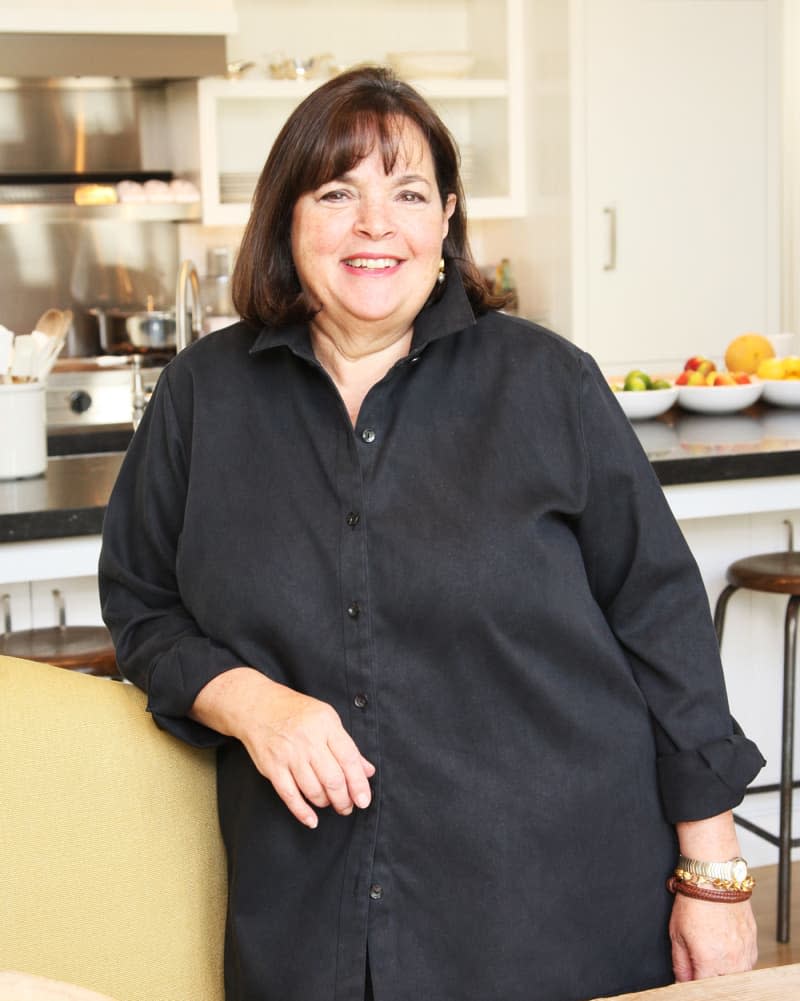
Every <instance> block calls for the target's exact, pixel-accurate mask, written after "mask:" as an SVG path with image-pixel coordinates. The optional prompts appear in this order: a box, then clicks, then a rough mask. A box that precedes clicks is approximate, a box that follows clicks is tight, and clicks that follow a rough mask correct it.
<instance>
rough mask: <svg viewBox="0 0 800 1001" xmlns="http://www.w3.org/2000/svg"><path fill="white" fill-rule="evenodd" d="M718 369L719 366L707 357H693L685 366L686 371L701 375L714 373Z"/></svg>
mask: <svg viewBox="0 0 800 1001" xmlns="http://www.w3.org/2000/svg"><path fill="white" fill-rule="evenodd" d="M716 367H717V366H716V365H715V364H714V362H713V361H712V360H711V359H710V358H706V356H705V355H692V357H691V358H689V359H688V361H687V362H686V364H685V365H684V366H683V368H684V371H688V372H700V374H701V375H708V373H709V372H713V371H714V370H715V369H716Z"/></svg>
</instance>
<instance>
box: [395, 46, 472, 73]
mask: <svg viewBox="0 0 800 1001" xmlns="http://www.w3.org/2000/svg"><path fill="white" fill-rule="evenodd" d="M386 59H387V60H388V63H389V65H390V66H391V67H392V69H393V70H394V71H395V73H397V75H398V76H401V77H404V78H406V79H419V78H422V77H459V76H467V75H468V74H469V72H470V70H471V69H472V67H473V66H474V65H475V56H474V55H473V54H472V53H471V52H463V51H458V52H390V53H388V55H387V56H386Z"/></svg>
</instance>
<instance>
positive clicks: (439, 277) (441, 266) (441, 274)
mask: <svg viewBox="0 0 800 1001" xmlns="http://www.w3.org/2000/svg"><path fill="white" fill-rule="evenodd" d="M436 281H437V282H438V283H439V285H444V258H442V259H441V260H440V261H439V274H438V275H437V276H436Z"/></svg>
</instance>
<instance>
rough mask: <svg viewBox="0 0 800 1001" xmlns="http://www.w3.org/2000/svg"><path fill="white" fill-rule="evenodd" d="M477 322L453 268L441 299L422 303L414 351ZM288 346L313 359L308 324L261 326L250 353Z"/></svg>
mask: <svg viewBox="0 0 800 1001" xmlns="http://www.w3.org/2000/svg"><path fill="white" fill-rule="evenodd" d="M474 323H475V314H474V312H473V310H472V306H471V305H470V302H469V299H468V298H467V293H466V290H465V289H464V284H463V282H462V281H461V275H460V274H459V273H458V270H457V269H456V268H454V267H451V269H450V273H449V274H448V276H447V280H446V282H445V287H444V290H443V292H442V295H441V298H440V299H438V300H437V301H436V302H433V303H430V304H429V305H427V306H423V308H422V309H421V310H420V312H419V314H418V315H417V318H416V320H415V321H414V336H413V339H412V341H411V352H410V353H411V354H418V353H419V352H420V351H422V349H423V348H424V347H426V345H428V344H430V343H431V341H435V340H438V339H439V338H440V337H446V336H448V335H449V334H454V333H456V332H457V331H459V330H463V329H464V328H465V327H471V326H473V325H474ZM277 347H288V348H289V349H290V350H291V351H293V352H294V353H295V354H296V355H299V356H300V357H301V358H306V359H307V360H309V361H314V360H315V359H314V352H313V350H312V348H311V338H310V336H309V328H308V324H307V323H293V324H289V325H288V326H285V327H262V328H261V331H260V333H259V334H258V336H257V337H256V339H255V341H254V343H253V346H252V347H251V348H250V354H258V353H259V352H261V351H266V350H268V349H269V348H277Z"/></svg>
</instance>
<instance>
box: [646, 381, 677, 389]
mask: <svg viewBox="0 0 800 1001" xmlns="http://www.w3.org/2000/svg"><path fill="white" fill-rule="evenodd" d="M650 388H651V389H672V383H671V382H668V381H667V380H666V379H655V380H654V381H653V383H652V384H651V386H650Z"/></svg>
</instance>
